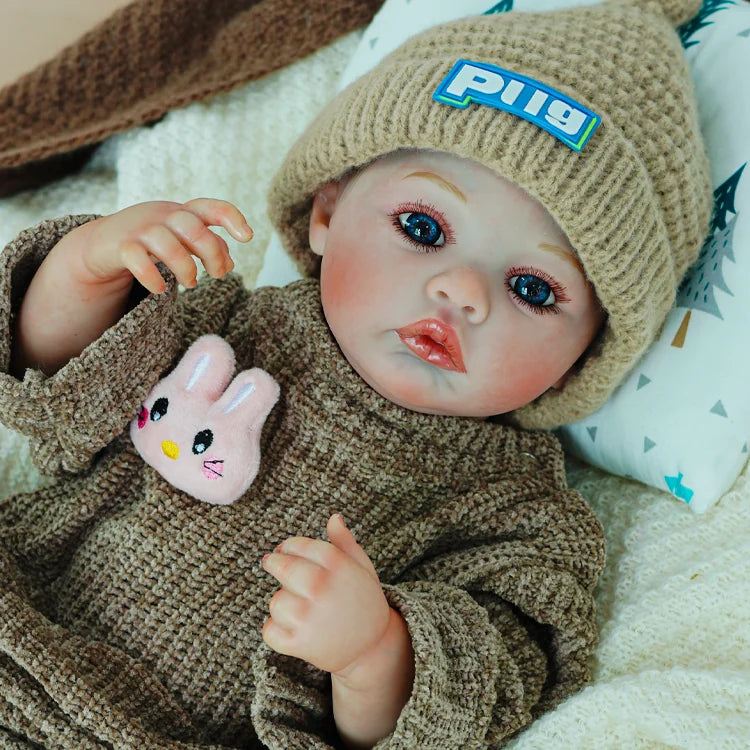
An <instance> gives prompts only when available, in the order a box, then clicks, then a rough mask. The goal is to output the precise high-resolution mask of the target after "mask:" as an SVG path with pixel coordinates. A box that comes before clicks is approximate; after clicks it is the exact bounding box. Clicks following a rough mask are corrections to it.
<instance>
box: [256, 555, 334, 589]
mask: <svg viewBox="0 0 750 750" xmlns="http://www.w3.org/2000/svg"><path fill="white" fill-rule="evenodd" d="M262 565H263V569H264V570H265V571H266V572H267V573H270V575H272V576H273V577H274V578H275V579H276V580H277V581H278V582H279V583H280V584H281V585H282V586H283V587H284V588H285V589H286V590H287V591H289V592H291V593H292V594H296V595H297V596H304V597H308V598H315V597H316V596H319V595H320V593H321V592H322V591H323V590H324V589H325V588H326V579H327V576H328V571H327V570H326V569H325V568H322V567H321V566H320V565H318V564H317V563H314V562H311V561H310V560H308V559H306V558H304V557H298V556H297V555H286V554H283V553H281V552H272V553H271V554H269V555H265V557H264V558H263V563H262Z"/></svg>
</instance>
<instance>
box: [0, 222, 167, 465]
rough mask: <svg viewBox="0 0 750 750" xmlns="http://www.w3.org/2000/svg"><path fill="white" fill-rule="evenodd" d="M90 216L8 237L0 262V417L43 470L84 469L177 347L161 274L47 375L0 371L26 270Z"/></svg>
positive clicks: (119, 429)
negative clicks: (159, 289)
mask: <svg viewBox="0 0 750 750" xmlns="http://www.w3.org/2000/svg"><path fill="white" fill-rule="evenodd" d="M93 218H95V217H93V216H77V217H66V218H64V219H58V220H55V221H46V222H43V223H42V224H40V225H39V226H37V227H34V228H33V229H29V230H27V231H25V232H23V233H22V234H20V235H19V237H18V238H17V239H16V240H15V241H14V242H11V243H10V244H9V245H8V246H7V247H6V249H5V251H4V253H3V256H2V262H1V263H0V366H1V367H2V370H3V371H4V373H3V374H0V417H2V421H3V423H4V424H5V425H7V426H8V427H10V428H11V429H14V430H16V431H18V432H21V433H23V434H25V435H28V436H29V437H30V438H31V452H32V458H33V460H34V462H35V463H36V465H37V466H38V467H39V469H40V470H41V471H43V472H45V473H47V474H58V473H60V472H62V471H70V472H75V471H80V470H82V469H84V468H85V467H86V466H87V465H88V463H89V462H90V460H91V458H92V457H93V456H94V455H95V454H96V453H97V452H98V451H99V450H101V449H102V448H104V447H105V446H106V445H107V444H109V443H110V442H111V441H112V440H113V439H114V438H115V437H116V436H117V435H118V434H120V433H121V432H122V431H123V429H124V428H125V426H126V425H127V424H128V422H129V420H130V419H132V418H133V416H134V415H135V413H136V411H137V409H138V407H139V405H140V403H141V401H142V399H143V398H144V397H145V396H146V394H147V393H148V392H149V390H150V389H151V387H152V386H153V384H154V383H155V382H156V381H157V380H158V379H159V377H160V375H161V374H162V372H163V371H164V370H166V369H167V368H168V367H169V365H170V364H171V362H172V361H173V359H174V357H175V356H176V354H177V352H178V348H179V342H180V335H181V326H180V325H179V324H178V322H177V318H176V315H175V295H176V291H177V290H176V286H177V285H176V282H175V280H174V278H173V277H171V275H168V276H167V277H165V278H167V290H166V291H165V292H164V293H162V294H160V295H158V296H155V295H149V296H147V297H145V298H144V299H142V300H141V301H140V302H139V303H138V304H137V305H136V306H135V307H134V308H133V309H132V310H131V311H130V312H129V313H127V314H126V315H125V316H123V317H122V318H121V319H120V320H119V321H118V322H117V323H116V324H115V325H113V326H112V327H111V328H109V329H108V330H107V331H105V332H104V333H103V334H102V335H101V336H100V337H99V339H97V340H96V341H94V342H93V343H91V344H90V345H89V346H88V347H86V348H85V349H84V350H83V352H82V353H81V354H80V355H79V356H78V357H75V358H74V359H72V360H70V362H68V363H67V364H66V365H65V366H64V367H62V368H61V369H60V370H59V371H58V372H57V373H55V374H54V375H52V376H50V377H46V376H45V375H44V374H43V373H42V372H40V371H38V370H27V371H26V373H25V375H24V379H23V381H20V380H18V379H16V378H14V377H13V376H11V375H9V374H7V370H8V366H9V363H10V350H11V336H12V326H13V319H14V316H15V313H16V311H17V309H18V306H19V305H20V301H21V299H22V298H23V295H24V293H25V291H26V289H27V288H28V284H29V283H30V281H31V278H32V277H33V275H34V272H35V271H36V270H37V268H38V267H39V265H40V264H41V262H42V260H43V259H44V257H45V256H46V255H47V253H48V252H49V250H50V249H51V248H52V247H53V246H54V245H55V244H56V243H57V242H58V240H59V239H60V238H61V237H63V236H64V235H65V234H66V233H67V232H69V231H71V230H72V229H74V228H75V227H76V226H79V225H81V224H83V223H85V222H86V221H89V220H91V219H93ZM115 363H116V364H115ZM84 409H85V410H86V412H87V417H88V418H86V419H83V418H82V416H83V410H84ZM92 413H94V414H96V418H95V419H91V414H92Z"/></svg>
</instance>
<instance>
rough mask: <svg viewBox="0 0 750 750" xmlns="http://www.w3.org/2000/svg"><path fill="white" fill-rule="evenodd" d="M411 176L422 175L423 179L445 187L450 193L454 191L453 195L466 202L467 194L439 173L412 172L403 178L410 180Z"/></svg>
mask: <svg viewBox="0 0 750 750" xmlns="http://www.w3.org/2000/svg"><path fill="white" fill-rule="evenodd" d="M410 177H421V178H422V179H423V180H430V182H434V183H435V184H436V185H437V186H438V187H441V188H444V189H445V190H447V191H448V192H449V193H453V195H455V196H456V197H457V198H460V199H461V200H462V201H463V202H464V203H466V196H465V195H464V194H463V193H462V192H461V190H459V189H458V188H457V187H456V186H455V185H454V184H453V183H452V182H448V180H444V179H443V178H442V177H441V176H440V175H439V174H435V173H434V172H412V173H411V174H408V175H406V177H404V178H403V179H404V180H408V179H409V178H410Z"/></svg>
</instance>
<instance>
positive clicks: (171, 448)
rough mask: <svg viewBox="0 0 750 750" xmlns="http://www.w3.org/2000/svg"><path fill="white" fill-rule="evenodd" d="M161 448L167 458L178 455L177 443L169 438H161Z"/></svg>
mask: <svg viewBox="0 0 750 750" xmlns="http://www.w3.org/2000/svg"><path fill="white" fill-rule="evenodd" d="M161 449H162V451H163V453H164V455H165V456H166V457H167V458H177V456H179V455H180V449H179V447H178V445H177V443H173V442H172V441H171V440H163V441H162V444H161Z"/></svg>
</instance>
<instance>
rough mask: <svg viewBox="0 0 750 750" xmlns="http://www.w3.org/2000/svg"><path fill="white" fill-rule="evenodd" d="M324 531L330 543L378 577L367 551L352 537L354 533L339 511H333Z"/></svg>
mask: <svg viewBox="0 0 750 750" xmlns="http://www.w3.org/2000/svg"><path fill="white" fill-rule="evenodd" d="M326 531H327V532H328V538H329V539H330V540H331V544H332V545H333V546H334V547H336V548H337V549H340V550H341V551H342V552H344V553H345V554H347V555H348V556H349V557H351V558H352V560H354V561H355V562H356V563H358V564H359V565H361V566H362V567H363V568H365V570H367V571H368V572H369V573H371V574H372V575H374V576H375V578H376V579H377V578H378V574H377V571H376V570H375V566H374V565H373V564H372V560H370V558H369V556H368V555H367V553H366V552H365V551H364V550H363V549H362V547H361V546H360V545H359V544H358V543H357V540H356V539H355V538H354V534H352V532H351V531H350V530H349V528H348V527H347V525H346V523H345V522H344V519H343V517H342V516H341V514H340V513H334V514H333V515H332V516H331V517H330V518H329V519H328V524H327V525H326Z"/></svg>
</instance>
